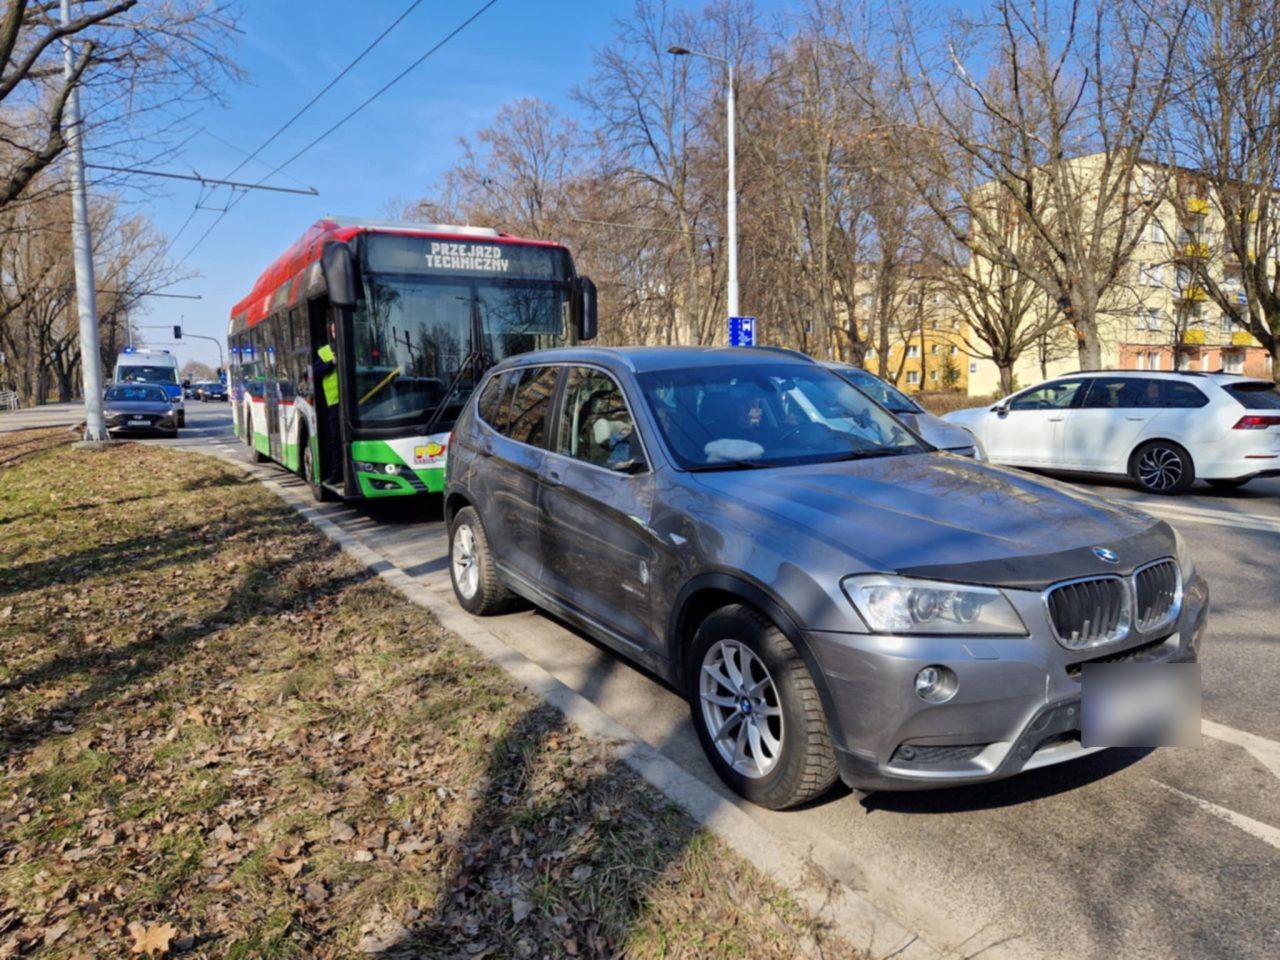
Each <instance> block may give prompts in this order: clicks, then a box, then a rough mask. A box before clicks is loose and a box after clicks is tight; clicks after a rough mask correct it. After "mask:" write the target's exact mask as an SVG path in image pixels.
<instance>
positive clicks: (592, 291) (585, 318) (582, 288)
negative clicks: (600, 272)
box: [573, 277, 597, 340]
mask: <svg viewBox="0 0 1280 960" xmlns="http://www.w3.org/2000/svg"><path fill="white" fill-rule="evenodd" d="M573 318H574V322H575V323H576V324H577V328H578V330H577V332H578V339H579V340H594V339H595V338H596V325H597V316H596V285H595V284H594V283H592V282H591V278H590V277H578V278H577V279H576V280H574V281H573Z"/></svg>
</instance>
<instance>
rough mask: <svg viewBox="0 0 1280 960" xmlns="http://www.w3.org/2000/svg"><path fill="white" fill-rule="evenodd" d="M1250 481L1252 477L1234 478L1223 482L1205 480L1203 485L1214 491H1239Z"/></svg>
mask: <svg viewBox="0 0 1280 960" xmlns="http://www.w3.org/2000/svg"><path fill="white" fill-rule="evenodd" d="M1252 479H1253V478H1252V477H1234V478H1231V479H1223V480H1217V479H1214V480H1205V483H1207V484H1208V485H1209V486H1211V487H1213V489H1215V490H1239V489H1240V488H1241V487H1243V486H1244V485H1245V484H1246V483H1248V482H1249V481H1250V480H1252Z"/></svg>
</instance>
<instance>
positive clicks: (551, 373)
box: [508, 367, 560, 447]
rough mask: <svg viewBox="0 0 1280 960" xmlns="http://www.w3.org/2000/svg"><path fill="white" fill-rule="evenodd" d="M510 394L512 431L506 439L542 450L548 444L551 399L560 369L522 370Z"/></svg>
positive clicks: (538, 368) (531, 368)
mask: <svg viewBox="0 0 1280 960" xmlns="http://www.w3.org/2000/svg"><path fill="white" fill-rule="evenodd" d="M513 376H518V377H519V379H518V380H517V381H516V383H515V389H514V390H513V391H512V393H511V428H510V432H509V433H508V436H510V437H511V439H512V440H519V441H520V442H521V443H528V444H532V445H533V446H535V447H541V446H543V445H544V444H545V443H546V442H547V421H548V420H550V419H551V395H552V394H553V393H554V392H555V389H556V380H557V379H558V378H559V376H560V368H559V367H524V368H523V369H521V370H519V371H516V373H515V374H513Z"/></svg>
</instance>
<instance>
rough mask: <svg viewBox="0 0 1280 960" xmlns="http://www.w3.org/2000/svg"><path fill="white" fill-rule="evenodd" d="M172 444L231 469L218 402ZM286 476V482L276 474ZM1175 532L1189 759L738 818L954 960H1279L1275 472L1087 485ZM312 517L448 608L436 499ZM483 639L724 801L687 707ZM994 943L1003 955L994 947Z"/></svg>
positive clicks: (528, 628) (1076, 765)
mask: <svg viewBox="0 0 1280 960" xmlns="http://www.w3.org/2000/svg"><path fill="white" fill-rule="evenodd" d="M188 424H189V426H188V429H186V430H184V431H183V433H182V436H181V437H180V438H179V439H178V440H177V441H159V442H164V443H171V444H174V445H178V446H189V447H197V448H202V449H206V450H208V451H209V452H214V453H219V454H221V455H223V456H228V457H231V458H233V459H241V460H245V459H248V453H247V449H246V448H245V447H243V446H242V445H240V444H239V443H238V441H236V440H235V438H234V437H233V436H232V435H231V433H230V419H229V415H228V410H227V407H226V406H225V405H224V404H217V405H210V406H208V407H206V406H203V405H201V404H199V403H197V404H195V405H194V406H193V407H191V408H190V409H189V410H188ZM281 473H282V474H283V471H281ZM1083 486H1085V487H1086V488H1087V489H1089V490H1092V491H1095V492H1096V493H1097V494H1098V495H1099V496H1101V497H1106V498H1110V499H1114V500H1125V501H1130V502H1133V503H1137V504H1139V505H1141V507H1142V508H1143V509H1146V510H1148V511H1149V512H1151V513H1153V514H1155V515H1157V516H1160V517H1162V518H1165V519H1168V520H1170V521H1171V522H1173V523H1174V524H1175V525H1176V526H1177V527H1178V528H1179V529H1180V530H1181V531H1182V533H1183V535H1184V536H1185V537H1186V539H1187V541H1188V544H1189V545H1190V548H1191V550H1192V552H1193V555H1194V557H1195V559H1196V562H1197V564H1198V566H1199V568H1200V569H1201V570H1202V571H1203V572H1204V573H1205V575H1206V576H1207V577H1208V579H1209V582H1210V585H1211V590H1212V616H1211V622H1210V627H1209V631H1208V634H1207V637H1206V640H1205V646H1204V649H1203V661H1202V679H1203V689H1204V703H1203V715H1204V720H1205V725H1204V729H1205V732H1206V734H1207V735H1206V736H1205V737H1204V738H1203V741H1202V744H1201V746H1200V747H1198V748H1183V749H1164V750H1158V751H1154V752H1143V751H1120V750H1111V751H1104V752H1103V753H1100V754H1095V755H1093V756H1090V757H1085V758H1082V759H1080V760H1077V761H1074V762H1072V763H1068V764H1064V765H1060V766H1057V767H1050V768H1047V769H1044V770H1040V771H1035V772H1033V773H1029V774H1024V775H1022V776H1019V777H1016V778H1014V779H1012V780H1009V781H1005V782H1003V783H999V784H993V785H989V786H984V787H970V788H962V789H953V790H946V791H937V792H928V793H912V794H884V793H881V794H873V795H871V796H870V797H867V798H864V799H861V800H860V799H855V798H854V797H852V796H851V795H849V794H848V793H847V792H841V791H837V792H834V793H832V794H831V795H829V796H828V797H826V798H824V800H823V801H821V802H819V803H815V804H812V805H811V806H809V807H807V808H804V809H801V810H798V811H791V812H787V813H782V814H777V813H770V812H767V811H763V810H758V809H755V808H752V807H749V806H748V807H747V809H748V810H749V812H750V813H751V814H752V816H754V817H756V818H758V819H759V820H760V821H761V822H763V823H766V824H767V825H768V826H769V828H770V829H772V830H773V831H774V832H775V833H777V834H780V835H783V836H785V837H788V838H791V839H793V840H794V841H797V842H799V843H800V844H802V845H803V847H804V848H805V849H807V850H809V851H810V855H811V856H812V858H813V860H814V862H815V863H817V864H819V865H820V866H822V867H823V868H825V869H826V870H828V871H829V872H831V873H833V874H834V875H836V876H838V877H840V878H841V879H843V880H844V881H845V882H846V883H848V884H849V885H850V886H852V887H854V888H856V889H859V890H863V891H865V892H867V893H868V894H869V895H870V896H871V897H872V898H873V899H875V900H876V901H877V902H878V903H879V904H880V905H881V906H882V907H884V908H885V909H887V910H888V911H889V912H890V913H892V914H894V915H895V916H896V917H897V919H899V920H900V921H901V922H902V923H904V924H905V925H907V926H909V927H913V928H916V929H920V930H922V931H923V932H925V933H926V935H927V936H928V937H929V938H930V939H931V940H932V941H933V942H934V943H935V944H946V945H948V946H951V947H953V948H954V950H955V955H956V956H965V957H968V956H975V955H980V954H983V952H984V950H986V949H987V948H988V947H991V946H992V945H995V944H1000V945H1002V946H1001V947H1000V948H998V951H999V952H1000V953H1001V954H1003V955H1005V956H1015V957H1028V958H1037V957H1072V958H1077V957H1089V958H1094V957H1096V958H1108V960H1111V958H1130V957H1132V958H1153V957H1177V958H1195V960H1204V958H1223V960H1226V958H1231V960H1239V958H1246V957H1250V958H1252V957H1257V958H1263V957H1266V958H1274V957H1278V956H1280V710H1277V708H1276V702H1277V699H1278V698H1280V638H1278V636H1277V634H1278V633H1280V616H1278V609H1277V608H1278V606H1280V604H1278V602H1277V601H1278V599H1280V592H1278V591H1277V587H1276V573H1277V560H1278V559H1280V480H1270V481H1258V482H1255V483H1254V484H1251V485H1249V486H1248V487H1246V488H1245V489H1243V490H1240V491H1235V492H1232V493H1227V494H1219V493H1216V492H1212V491H1209V490H1208V489H1207V488H1202V487H1197V488H1196V489H1195V490H1194V491H1193V492H1192V493H1191V494H1189V495H1184V496H1181V497H1178V498H1176V499H1166V498H1153V497H1149V496H1146V495H1143V494H1140V493H1138V492H1137V491H1136V490H1133V489H1131V488H1129V487H1127V486H1125V485H1123V484H1119V483H1116V484H1110V483H1099V482H1096V481H1090V482H1085V483H1084V484H1083ZM320 509H322V510H323V511H324V512H325V514H326V515H327V516H328V517H329V518H330V519H332V520H334V521H335V522H336V523H338V524H340V525H341V526H342V527H343V528H344V529H346V530H347V531H348V532H350V533H352V534H354V535H356V536H357V537H359V538H360V539H361V541H362V542H364V543H365V544H366V545H368V546H370V547H372V548H374V549H375V550H377V551H378V552H379V553H380V554H381V555H382V556H383V557H385V558H386V559H387V560H388V561H389V562H391V563H393V564H395V565H397V566H398V567H400V568H401V569H402V570H404V571H406V572H407V573H409V574H410V575H412V576H414V577H416V578H418V579H419V580H420V581H421V582H423V583H424V584H425V585H427V586H428V587H429V588H430V589H432V590H434V591H437V592H438V593H439V594H440V595H441V596H449V595H450V588H449V578H448V567H447V559H446V550H445V544H446V539H445V534H444V530H443V525H442V524H441V523H440V521H439V504H438V503H432V502H430V501H425V502H421V503H417V504H414V505H413V506H412V507H410V508H405V507H400V508H398V509H396V510H393V511H387V510H385V509H379V510H369V509H364V510H361V509H355V508H352V507H348V506H344V505H340V504H339V505H325V506H324V507H321V508H320ZM485 625H486V627H487V629H489V630H491V631H492V632H493V633H494V634H496V635H498V636H499V637H500V638H501V639H502V640H503V641H504V642H506V643H508V644H509V645H511V646H513V647H515V648H517V649H518V650H520V651H521V652H522V653H524V654H525V655H526V656H527V657H529V658H530V659H533V660H535V661H537V662H538V663H539V664H541V665H542V666H543V667H544V668H545V669H547V670H548V671H550V672H551V673H553V674H554V675H556V676H557V677H558V678H559V679H560V680H562V681H563V682H565V683H567V684H568V685H570V686H572V687H574V688H575V689H577V690H579V691H580V692H582V693H584V694H585V695H587V696H589V697H590V698H591V699H592V700H593V701H595V702H596V703H597V704H598V705H600V706H601V707H602V708H603V709H605V710H606V712H608V713H610V714H611V715H612V716H613V717H615V719H617V720H619V721H620V722H621V723H623V724H624V725H625V726H627V727H628V728H630V729H631V730H633V731H634V732H636V733H637V734H639V735H640V736H642V737H643V738H644V739H646V740H647V741H649V742H650V743H651V744H653V745H654V746H656V747H658V748H659V749H661V750H662V751H663V752H664V753H666V754H667V755H668V756H670V757H672V758H673V759H675V760H676V761H677V762H679V763H680V764H682V765H683V766H684V767H685V768H686V769H688V770H689V771H690V772H692V773H694V774H695V775H696V776H698V777H700V778H702V779H703V780H705V781H706V782H708V783H709V784H712V785H713V786H715V787H717V788H718V789H720V790H721V792H722V793H723V795H724V796H725V797H726V798H728V799H730V800H732V801H733V802H737V801H736V798H734V797H733V796H732V795H731V794H729V793H728V792H727V791H724V790H723V788H720V787H719V784H718V781H717V780H716V778H715V775H714V774H713V773H712V771H711V769H710V767H709V766H708V765H707V764H706V762H705V760H704V759H703V757H702V753H701V750H700V748H699V747H698V744H697V742H696V740H695V738H694V735H693V731H692V727H691V726H690V723H689V719H688V709H687V707H686V705H685V703H684V701H683V700H682V699H681V698H680V697H679V696H677V695H676V694H675V693H673V692H672V691H670V690H668V689H666V688H665V687H663V686H662V685H661V684H660V683H659V682H657V681H656V680H654V679H653V678H652V677H650V676H649V675H647V674H646V673H644V672H643V671H640V670H638V669H636V668H634V667H632V666H630V665H628V664H626V663H625V662H623V661H621V660H619V659H617V658H616V657H614V656H613V655H612V654H611V653H610V652H608V651H606V650H605V649H603V648H601V647H598V646H596V645H595V644H594V643H592V642H591V641H589V640H587V639H585V638H583V637H582V636H581V635H580V634H577V633H576V632H574V631H573V630H572V629H569V628H567V627H565V626H563V625H561V624H559V623H557V622H556V621H554V620H552V619H550V618H548V617H545V616H543V615H541V614H538V613H536V612H534V611H527V612H522V613H516V614H512V615H509V616H505V617H500V618H493V619H491V620H487V621H485ZM991 952H995V951H991Z"/></svg>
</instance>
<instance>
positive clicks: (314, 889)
mask: <svg viewBox="0 0 1280 960" xmlns="http://www.w3.org/2000/svg"><path fill="white" fill-rule="evenodd" d="M302 898H303V899H304V900H306V901H307V903H324V902H325V901H326V900H328V899H329V891H328V890H326V889H325V888H324V885H323V884H319V883H308V884H307V885H306V887H305V889H304V890H303V894H302Z"/></svg>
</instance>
